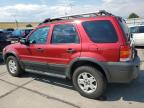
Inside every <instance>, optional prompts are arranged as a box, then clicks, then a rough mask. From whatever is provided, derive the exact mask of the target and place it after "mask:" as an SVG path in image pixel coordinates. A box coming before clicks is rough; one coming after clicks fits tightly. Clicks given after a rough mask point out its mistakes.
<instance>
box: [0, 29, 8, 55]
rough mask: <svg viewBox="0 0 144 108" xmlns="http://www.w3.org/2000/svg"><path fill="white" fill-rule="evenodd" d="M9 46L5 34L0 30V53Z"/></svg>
mask: <svg viewBox="0 0 144 108" xmlns="http://www.w3.org/2000/svg"><path fill="white" fill-rule="evenodd" d="M9 44H11V42H10V41H8V40H7V36H6V35H5V33H4V32H3V31H1V30H0V52H1V51H2V49H3V48H4V47H6V46H7V45H9Z"/></svg>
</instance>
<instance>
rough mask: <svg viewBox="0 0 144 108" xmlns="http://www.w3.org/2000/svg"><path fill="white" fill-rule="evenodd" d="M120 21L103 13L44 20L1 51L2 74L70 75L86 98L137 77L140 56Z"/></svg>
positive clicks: (123, 22) (66, 76) (94, 96)
mask: <svg viewBox="0 0 144 108" xmlns="http://www.w3.org/2000/svg"><path fill="white" fill-rule="evenodd" d="M130 37H131V36H130V34H129V32H128V28H127V26H126V24H125V21H124V20H123V19H122V18H121V17H118V16H114V15H112V14H110V13H108V12H106V11H100V12H97V13H89V14H81V15H73V16H68V17H61V18H56V19H49V20H48V21H47V22H45V23H43V24H41V25H39V26H38V27H37V28H36V29H35V30H33V31H32V32H31V33H30V34H29V35H28V36H27V37H26V38H25V39H21V40H20V42H19V43H16V44H12V45H9V46H7V47H5V48H4V49H3V58H4V60H5V62H6V65H7V69H8V72H9V73H10V74H11V75H12V76H15V77H17V76H20V75H21V74H22V73H23V72H26V71H29V72H35V73H40V74H46V75H51V76H55V77H62V78H68V79H72V81H73V84H74V87H75V88H76V90H77V91H79V93H80V94H81V95H83V96H85V97H88V98H97V97H99V96H101V95H102V93H103V91H104V89H105V88H106V85H107V83H128V82H130V81H132V80H133V79H135V78H136V77H137V76H138V72H139V66H140V59H139V57H138V56H137V52H136V50H135V49H134V47H133V44H132V42H131V41H130Z"/></svg>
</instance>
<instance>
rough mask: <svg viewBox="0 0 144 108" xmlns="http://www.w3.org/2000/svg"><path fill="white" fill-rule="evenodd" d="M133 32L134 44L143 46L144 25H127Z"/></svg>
mask: <svg viewBox="0 0 144 108" xmlns="http://www.w3.org/2000/svg"><path fill="white" fill-rule="evenodd" d="M129 30H130V32H131V33H132V34H133V40H134V43H135V46H144V25H134V26H130V27H129Z"/></svg>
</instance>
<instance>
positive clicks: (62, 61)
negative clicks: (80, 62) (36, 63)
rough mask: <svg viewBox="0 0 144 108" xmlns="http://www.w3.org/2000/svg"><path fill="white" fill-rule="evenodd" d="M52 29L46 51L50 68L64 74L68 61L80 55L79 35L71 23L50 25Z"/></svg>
mask: <svg viewBox="0 0 144 108" xmlns="http://www.w3.org/2000/svg"><path fill="white" fill-rule="evenodd" d="M52 26H53V30H52V32H51V37H50V39H49V45H48V49H47V52H46V55H47V63H48V67H49V69H50V70H53V72H58V74H64V71H65V69H66V66H67V65H68V63H69V62H70V61H71V60H73V59H74V58H76V57H79V56H80V53H81V43H80V36H79V34H78V32H77V30H76V27H75V25H73V24H56V25H52Z"/></svg>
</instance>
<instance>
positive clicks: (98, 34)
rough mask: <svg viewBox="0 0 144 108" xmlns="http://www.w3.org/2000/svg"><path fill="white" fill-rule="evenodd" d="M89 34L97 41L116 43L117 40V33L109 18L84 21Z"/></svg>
mask: <svg viewBox="0 0 144 108" xmlns="http://www.w3.org/2000/svg"><path fill="white" fill-rule="evenodd" d="M82 25H83V27H84V29H85V31H86V33H87V35H88V36H89V37H90V39H91V40H92V41H93V42H96V43H114V42H117V40H118V39H117V34H116V31H115V29H114V27H113V25H112V23H111V22H110V21H108V20H101V21H87V22H83V23H82Z"/></svg>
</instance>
